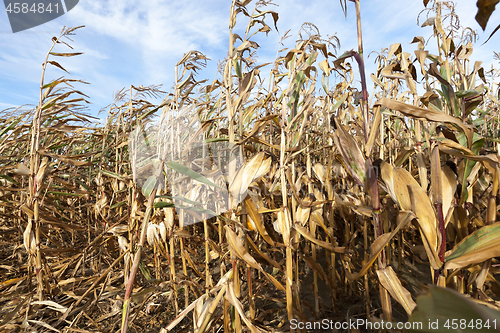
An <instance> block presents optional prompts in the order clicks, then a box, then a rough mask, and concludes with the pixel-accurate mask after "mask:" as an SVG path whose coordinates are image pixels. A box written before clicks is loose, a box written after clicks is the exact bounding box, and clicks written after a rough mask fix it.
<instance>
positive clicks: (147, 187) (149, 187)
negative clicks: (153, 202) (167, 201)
mask: <svg viewBox="0 0 500 333" xmlns="http://www.w3.org/2000/svg"><path fill="white" fill-rule="evenodd" d="M156 181H157V178H156V176H150V177H149V178H148V180H146V182H145V183H144V185H142V194H144V196H145V197H146V198H149V195H150V194H151V192H152V191H153V189H154V188H155V186H156Z"/></svg>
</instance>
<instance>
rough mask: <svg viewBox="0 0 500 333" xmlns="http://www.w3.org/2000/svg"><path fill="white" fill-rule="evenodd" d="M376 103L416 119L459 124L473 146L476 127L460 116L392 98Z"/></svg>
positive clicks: (384, 98) (382, 99)
mask: <svg viewBox="0 0 500 333" xmlns="http://www.w3.org/2000/svg"><path fill="white" fill-rule="evenodd" d="M375 105H382V106H384V107H386V108H388V109H391V110H397V111H399V112H401V113H403V114H404V115H405V116H408V117H411V118H414V119H421V118H424V119H427V120H430V121H435V122H443V123H449V124H453V125H455V126H457V127H458V128H460V129H461V130H462V131H463V132H464V134H465V135H466V136H467V142H468V145H469V147H470V146H472V137H473V135H474V129H473V128H471V127H470V126H468V125H466V124H464V123H463V122H462V121H460V120H459V119H458V118H455V117H452V116H450V115H447V114H445V113H443V112H439V111H435V110H431V109H424V108H420V107H417V106H414V105H410V104H406V103H403V102H398V101H394V100H392V99H389V98H386V97H382V98H381V99H379V100H378V101H377V102H376V103H375Z"/></svg>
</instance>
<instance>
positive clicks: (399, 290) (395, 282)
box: [377, 266, 417, 315]
mask: <svg viewBox="0 0 500 333" xmlns="http://www.w3.org/2000/svg"><path fill="white" fill-rule="evenodd" d="M377 275H378V279H379V281H380V284H382V286H384V288H385V289H387V291H388V292H389V293H390V294H391V296H392V297H393V298H394V299H395V300H396V301H397V302H398V303H399V304H401V305H402V306H403V308H404V309H405V311H406V313H407V314H408V315H411V313H412V312H413V309H415V307H416V306H417V304H416V303H415V301H413V299H412V298H411V294H410V292H409V291H408V290H406V289H405V288H404V287H403V285H402V284H401V281H399V279H398V276H397V275H396V273H394V270H393V269H392V267H391V266H388V267H386V268H383V269H377Z"/></svg>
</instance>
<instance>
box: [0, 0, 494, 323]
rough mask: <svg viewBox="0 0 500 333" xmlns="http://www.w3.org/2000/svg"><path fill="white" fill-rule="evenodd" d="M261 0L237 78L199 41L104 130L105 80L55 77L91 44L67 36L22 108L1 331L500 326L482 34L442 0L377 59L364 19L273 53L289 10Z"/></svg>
mask: <svg viewBox="0 0 500 333" xmlns="http://www.w3.org/2000/svg"><path fill="white" fill-rule="evenodd" d="M250 2H251V1H248V0H243V1H241V2H238V1H234V2H233V4H232V7H231V17H230V20H229V22H230V25H229V53H228V58H227V59H225V60H224V62H222V63H221V66H220V73H219V75H218V77H217V79H216V80H214V81H213V82H205V81H197V79H196V75H195V74H196V72H198V71H200V70H202V68H203V67H204V66H205V64H206V61H207V59H206V57H205V56H204V55H203V54H202V53H201V52H198V51H192V52H189V53H186V55H185V56H184V58H183V59H181V60H180V61H179V63H178V64H177V66H176V73H177V75H176V78H175V84H174V89H173V90H172V91H171V92H170V93H168V94H167V93H164V92H162V91H161V90H160V89H159V87H156V86H152V87H142V86H140V87H135V86H131V87H130V88H129V89H124V90H123V91H122V92H120V93H119V94H118V95H117V97H116V100H115V101H114V103H113V105H112V106H111V107H110V108H109V110H108V113H107V120H106V123H105V124H103V125H102V126H98V127H91V126H90V124H89V123H88V122H87V117H86V116H85V114H84V111H85V109H84V108H83V106H84V104H85V102H86V99H87V96H86V95H85V94H84V93H83V92H82V91H85V85H84V82H82V81H80V80H78V79H74V78H69V77H61V78H58V79H56V80H53V81H50V82H46V79H45V77H44V73H45V67H46V66H56V67H59V68H60V69H64V57H70V56H81V55H79V53H77V52H75V51H73V50H70V49H68V48H67V46H69V44H71V41H70V39H69V38H68V37H71V36H72V35H74V34H75V32H76V29H78V28H74V29H64V30H63V31H62V33H61V36H59V37H58V38H54V39H53V40H52V42H53V45H52V47H51V48H50V51H49V52H48V53H47V58H46V59H45V62H44V66H43V73H42V78H41V85H40V104H39V105H38V107H36V108H35V109H32V110H25V109H17V110H5V111H3V112H2V113H1V119H0V122H1V124H0V177H1V178H0V259H1V260H0V272H1V278H0V331H1V332H53V331H55V332H117V331H121V332H125V331H127V329H128V331H129V332H167V331H174V332H177V331H179V332H180V331H183V332H193V331H194V332H205V331H209V332H231V331H234V332H242V331H245V332H246V331H252V332H259V331H264V332H265V331H293V330H294V327H292V325H291V324H290V323H291V322H290V321H291V320H292V319H294V318H295V319H296V320H298V321H301V322H312V321H315V320H316V321H320V320H322V319H329V320H332V321H333V322H341V321H345V320H349V319H354V320H355V319H359V318H363V319H369V320H371V321H373V322H377V321H381V320H384V321H393V322H406V321H412V322H424V323H427V322H428V321H429V320H431V321H434V320H435V319H436V318H439V319H440V325H441V331H442V332H445V331H446V332H451V331H455V330H454V329H453V328H457V329H458V328H462V329H463V331H474V332H476V331H479V330H477V329H479V328H480V327H479V324H478V323H481V328H483V329H484V326H485V325H487V323H489V324H488V325H490V330H488V332H491V331H494V330H495V327H494V326H493V325H494V324H493V323H495V324H497V325H500V312H498V309H499V307H500V303H499V302H500V284H499V282H498V281H499V280H497V279H498V274H499V273H500V270H499V264H500V263H499V261H498V260H497V259H496V258H495V257H498V256H500V246H499V244H500V223H499V222H498V220H499V218H498V215H499V214H498V204H499V199H498V187H499V179H500V169H499V161H500V159H499V156H500V141H499V139H498V138H499V133H500V119H499V107H500V102H499V88H498V85H496V84H494V83H493V82H494V79H495V77H496V76H497V75H498V73H497V72H496V71H495V70H492V71H486V70H485V69H483V68H482V67H481V63H480V62H475V63H472V62H471V61H469V58H470V56H471V54H472V51H473V47H474V42H475V40H476V34H475V32H474V31H472V30H471V29H469V28H466V29H463V28H462V27H461V26H460V24H459V23H458V20H457V19H458V18H457V17H456V15H455V14H454V11H453V9H454V8H453V4H452V3H449V2H441V1H436V2H435V1H430V2H429V1H424V3H426V5H427V7H426V9H425V10H424V11H423V12H422V13H421V15H420V21H421V22H420V23H421V24H424V25H430V26H432V27H433V29H434V36H433V37H432V38H431V40H429V41H425V40H424V39H423V38H421V37H415V39H414V41H413V43H412V44H411V45H409V46H404V49H403V46H402V45H401V44H394V45H390V46H388V48H387V49H384V50H382V52H381V53H380V54H379V55H378V57H376V61H377V64H378V69H377V72H376V73H370V74H368V75H366V76H365V69H364V60H365V58H366V55H365V56H364V55H363V49H362V36H361V34H358V44H359V49H358V50H357V51H349V52H347V53H344V54H342V55H337V54H336V51H337V50H338V49H339V46H340V44H339V41H338V40H337V39H335V38H331V39H329V40H325V39H323V38H322V37H321V36H320V35H319V32H318V31H317V29H316V27H315V26H314V25H313V24H304V25H303V27H302V30H301V34H300V38H299V40H297V42H296V45H295V47H294V48H293V49H283V50H280V51H279V52H278V54H277V56H276V60H275V62H274V63H271V64H259V63H257V62H256V60H255V59H256V58H255V55H256V54H257V52H258V51H259V49H258V48H259V46H258V44H257V43H256V42H255V41H253V40H252V38H253V37H254V35H255V34H262V33H267V32H268V31H269V30H271V29H274V28H275V26H276V25H277V24H278V18H279V14H278V13H276V12H274V11H272V10H270V9H269V8H275V7H268V6H266V5H267V4H268V1H259V2H258V3H257V4H256V7H255V8H254V7H253V6H254V5H255V4H250ZM341 4H342V6H343V7H344V6H351V3H346V2H344V1H341ZM359 5H360V4H359V1H355V4H352V6H353V8H355V9H356V11H357V12H358V13H359ZM344 9H345V7H344ZM237 20H238V21H242V22H243V21H247V22H248V25H247V27H246V29H245V30H242V31H236V28H235V27H236V25H235V23H236V21H237ZM358 20H359V15H358ZM238 26H239V25H238ZM71 38H77V37H71ZM67 43H68V44H67ZM428 43H436V44H435V45H437V49H438V50H439V52H438V53H437V54H431V53H429V51H427V50H426V47H427V45H430V44H428ZM68 50H69V51H68ZM64 52H69V53H64ZM83 56H84V55H83ZM372 59H373V58H372ZM264 68H271V74H270V77H269V78H268V80H267V81H265V82H266V84H265V85H263V84H262V83H261V82H262V81H261V76H262V72H263V69H264ZM357 77H360V78H361V85H360V87H359V89H358V88H356V84H357V83H356V80H357V79H356V78H357ZM369 89H370V91H368V90H369ZM151 97H161V98H164V99H163V102H162V103H161V104H160V105H153V104H151V103H150V102H148V101H147V100H148V99H150V98H151ZM158 117H160V120H158ZM135 129H144V131H142V132H141V131H134V130H135ZM193 129H197V130H195V131H193ZM160 134H161V135H160ZM221 158H222V162H221ZM195 222H196V223H195ZM445 287H446V288H445ZM446 319H450V321H449V322H447V321H446ZM453 319H458V322H452V320H453ZM446 323H448V325H449V327H446V326H445V325H446ZM453 323H454V324H456V325H458V326H456V327H452V324H453ZM464 323H465V324H464ZM460 325H462V326H460ZM463 325H465V326H463ZM425 328H426V326H425V325H424V329H425ZM473 328H474V330H473ZM496 329H497V330H498V329H499V328H498V326H497V327H496ZM340 331H342V330H340ZM423 331H425V330H423ZM433 332H440V330H434V331H433Z"/></svg>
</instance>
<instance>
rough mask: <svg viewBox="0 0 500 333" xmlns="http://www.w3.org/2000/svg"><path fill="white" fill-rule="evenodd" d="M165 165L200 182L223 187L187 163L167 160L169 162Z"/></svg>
mask: <svg viewBox="0 0 500 333" xmlns="http://www.w3.org/2000/svg"><path fill="white" fill-rule="evenodd" d="M165 165H166V166H168V167H169V168H172V169H174V170H175V171H177V172H179V173H182V174H183V175H186V176H189V177H191V178H193V179H195V180H197V181H199V182H200V183H204V184H207V185H210V186H214V187H216V188H218V189H221V188H220V187H219V186H217V185H215V184H214V183H212V182H211V181H210V180H208V179H207V178H205V177H204V176H203V175H200V174H199V173H197V172H195V171H193V170H191V169H189V168H188V167H187V166H185V165H182V164H179V163H177V162H174V161H170V162H167V163H165Z"/></svg>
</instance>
